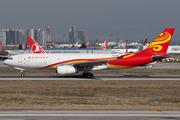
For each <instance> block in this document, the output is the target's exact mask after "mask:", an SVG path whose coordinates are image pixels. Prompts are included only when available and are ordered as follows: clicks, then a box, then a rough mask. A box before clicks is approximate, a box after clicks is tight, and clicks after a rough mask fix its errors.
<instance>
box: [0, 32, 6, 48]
mask: <svg viewBox="0 0 180 120" xmlns="http://www.w3.org/2000/svg"><path fill="white" fill-rule="evenodd" d="M0 42H1V44H2V46H5V45H6V29H0Z"/></svg>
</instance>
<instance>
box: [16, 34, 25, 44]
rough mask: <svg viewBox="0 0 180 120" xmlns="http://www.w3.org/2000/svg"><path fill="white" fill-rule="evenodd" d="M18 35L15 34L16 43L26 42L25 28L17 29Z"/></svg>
mask: <svg viewBox="0 0 180 120" xmlns="http://www.w3.org/2000/svg"><path fill="white" fill-rule="evenodd" d="M17 32H18V36H17V44H21V45H23V44H27V38H26V37H27V31H26V30H18V31H17Z"/></svg>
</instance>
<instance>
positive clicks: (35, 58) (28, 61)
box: [4, 53, 120, 70]
mask: <svg viewBox="0 0 180 120" xmlns="http://www.w3.org/2000/svg"><path fill="white" fill-rule="evenodd" d="M116 56H120V55H118V54H59V53H54V54H48V53H43V54H19V55H14V56H11V57H10V59H6V60H5V61H4V64H6V65H8V66H11V67H13V68H15V69H19V70H31V69H43V68H51V69H56V66H58V65H60V64H67V63H68V64H69V63H71V60H75V62H78V59H84V61H86V60H87V59H97V58H111V57H116ZM81 62H82V61H81ZM72 64H73V63H72ZM48 66H50V67H48Z"/></svg>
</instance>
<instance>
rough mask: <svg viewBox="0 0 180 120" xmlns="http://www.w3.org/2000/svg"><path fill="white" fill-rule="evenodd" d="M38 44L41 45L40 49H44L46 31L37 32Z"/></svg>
mask: <svg viewBox="0 0 180 120" xmlns="http://www.w3.org/2000/svg"><path fill="white" fill-rule="evenodd" d="M39 44H40V45H42V47H46V30H44V29H41V30H40V31H39Z"/></svg>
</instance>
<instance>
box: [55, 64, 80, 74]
mask: <svg viewBox="0 0 180 120" xmlns="http://www.w3.org/2000/svg"><path fill="white" fill-rule="evenodd" d="M56 73H57V74H60V75H65V74H72V73H78V70H77V68H75V67H73V66H68V65H65V66H57V70H56Z"/></svg>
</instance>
